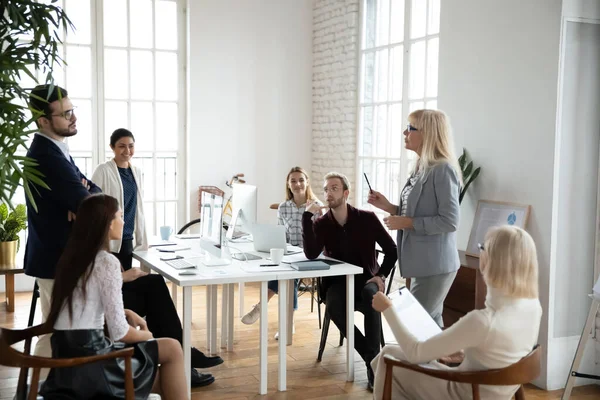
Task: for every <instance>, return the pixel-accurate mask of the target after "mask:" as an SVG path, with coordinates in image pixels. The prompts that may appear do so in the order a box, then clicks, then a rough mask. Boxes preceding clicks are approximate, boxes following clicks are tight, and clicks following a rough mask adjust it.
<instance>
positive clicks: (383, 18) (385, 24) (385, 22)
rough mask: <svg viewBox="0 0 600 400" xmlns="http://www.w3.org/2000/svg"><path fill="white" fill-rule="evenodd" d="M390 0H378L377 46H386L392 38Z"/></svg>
mask: <svg viewBox="0 0 600 400" xmlns="http://www.w3.org/2000/svg"><path fill="white" fill-rule="evenodd" d="M389 36H390V0H379V1H378V2H377V46H385V45H386V44H388V43H389V41H390V39H389Z"/></svg>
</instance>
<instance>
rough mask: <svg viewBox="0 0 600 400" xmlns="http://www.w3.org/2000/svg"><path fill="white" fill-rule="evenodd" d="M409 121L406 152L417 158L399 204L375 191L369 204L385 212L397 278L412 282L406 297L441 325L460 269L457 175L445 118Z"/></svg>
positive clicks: (423, 113)
mask: <svg viewBox="0 0 600 400" xmlns="http://www.w3.org/2000/svg"><path fill="white" fill-rule="evenodd" d="M408 121H409V124H408V126H407V128H406V130H405V131H404V137H405V139H404V143H405V147H406V149H407V150H411V151H414V152H415V153H417V156H418V159H417V162H416V164H415V167H414V169H413V171H412V173H411V175H410V177H409V178H408V181H407V182H406V185H405V186H404V188H403V189H402V192H401V195H400V201H399V204H398V205H395V204H392V203H390V202H389V201H388V199H387V198H386V197H385V196H384V195H383V194H381V193H379V192H376V191H372V192H371V193H370V194H369V199H368V202H369V203H370V204H372V205H374V206H375V207H377V208H379V209H381V210H384V211H386V212H388V213H390V216H388V217H387V218H385V219H384V222H385V224H386V225H387V227H388V228H389V229H390V230H395V231H397V244H398V261H399V265H400V273H401V275H402V276H403V277H405V278H411V284H410V291H411V293H412V294H413V295H414V296H415V297H416V299H417V300H418V301H419V302H420V303H421V305H423V307H424V308H425V309H426V310H427V312H428V313H429V314H430V315H431V317H432V318H433V319H434V320H435V321H436V322H437V323H438V325H440V326H443V325H444V322H443V320H442V310H443V306H444V299H445V298H446V295H447V294H448V291H449V290H450V286H451V285H452V282H454V277H455V276H456V272H457V271H458V269H459V268H460V261H459V259H458V251H457V249H456V230H457V228H458V220H459V204H458V195H459V190H460V184H461V173H460V168H459V166H458V162H457V160H456V157H455V155H454V150H453V147H454V145H453V140H452V132H451V128H450V122H449V121H448V117H446V114H444V113H443V112H441V111H436V110H417V111H414V112H412V113H411V114H410V115H409V116H408Z"/></svg>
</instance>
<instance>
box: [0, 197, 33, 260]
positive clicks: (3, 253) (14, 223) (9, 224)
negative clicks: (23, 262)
mask: <svg viewBox="0 0 600 400" xmlns="http://www.w3.org/2000/svg"><path fill="white" fill-rule="evenodd" d="M26 228H27V210H26V208H25V204H19V205H18V206H16V207H15V208H14V210H12V211H10V212H9V210H8V206H7V205H6V204H5V203H2V204H0V269H12V268H15V266H16V262H15V259H16V257H17V251H18V249H19V232H21V231H23V230H25V229H26Z"/></svg>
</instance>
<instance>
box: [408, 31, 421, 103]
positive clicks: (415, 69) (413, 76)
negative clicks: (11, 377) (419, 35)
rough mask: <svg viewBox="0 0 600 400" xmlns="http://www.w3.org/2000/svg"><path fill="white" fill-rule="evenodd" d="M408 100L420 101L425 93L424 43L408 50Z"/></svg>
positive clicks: (415, 44) (416, 44) (414, 45)
mask: <svg viewBox="0 0 600 400" xmlns="http://www.w3.org/2000/svg"><path fill="white" fill-rule="evenodd" d="M409 87H410V89H409V93H410V96H409V97H410V98H411V99H421V98H423V95H424V93H425V41H424V40H423V41H420V42H417V43H414V44H413V45H412V46H411V48H410V86H409Z"/></svg>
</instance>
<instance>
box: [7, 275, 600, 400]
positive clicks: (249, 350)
mask: <svg viewBox="0 0 600 400" xmlns="http://www.w3.org/2000/svg"><path fill="white" fill-rule="evenodd" d="M181 297H182V296H181V292H180V296H179V298H180V299H181ZM258 297H259V292H258V286H256V285H246V290H245V310H246V311H248V310H249V309H250V307H251V306H252V305H253V304H255V303H256V302H257V300H258ZM219 298H220V292H219ZM0 299H2V295H0ZM237 299H238V297H237V288H236V301H237ZM30 300H31V294H30V293H18V294H17V296H16V299H15V312H14V313H7V312H6V309H5V307H4V304H0V326H2V327H15V328H23V327H25V326H26V325H27V319H28V315H29V305H30ZM205 301H206V295H205V291H204V289H203V288H195V289H194V291H193V323H192V342H193V344H194V345H195V346H196V347H198V348H200V349H201V350H205V346H206V329H205V321H206V317H205ZM315 307H316V306H315ZM179 309H180V310H181V304H179ZM237 313H238V307H237V306H236V316H237ZM39 314H40V313H39V307H38V315H37V318H36V323H38V322H39V318H40V316H39ZM359 318H360V317H359V314H358V313H357V314H356V319H357V320H359ZM235 321H236V322H235V343H234V351H233V352H227V351H226V350H223V351H222V353H221V357H223V359H224V360H225V362H224V363H223V364H222V365H220V366H218V367H216V368H212V369H210V370H205V372H211V373H212V374H213V375H214V376H215V377H216V381H215V382H214V383H213V384H212V385H210V386H207V387H204V388H199V389H193V392H192V399H203V398H206V399H214V400H217V399H240V400H241V399H254V398H268V399H317V398H327V399H370V398H372V394H371V393H370V392H368V391H367V390H366V388H367V376H366V368H365V364H364V362H363V361H362V359H361V358H360V356H358V354H356V356H355V359H356V360H357V361H356V364H355V371H356V373H355V377H356V380H355V381H354V382H353V383H348V382H346V381H345V379H346V373H345V369H346V368H345V359H346V357H345V353H344V347H337V343H338V340H339V332H338V331H337V329H336V328H335V326H334V324H331V328H330V332H329V336H328V346H327V348H326V350H325V353H324V355H323V361H322V362H321V363H317V362H316V357H317V350H318V347H319V340H320V336H321V331H320V330H319V325H318V320H317V310H316V308H315V311H314V313H311V312H310V294H309V293H307V294H304V295H302V296H301V297H300V299H299V311H298V312H297V313H296V318H295V321H296V334H295V335H294V343H293V345H292V346H289V347H288V348H287V354H288V357H287V360H288V361H287V366H288V372H287V375H288V381H287V387H288V390H287V392H277V357H278V356H277V354H278V353H277V352H278V346H277V345H278V342H277V341H276V340H274V339H273V335H274V334H275V332H276V331H277V298H276V297H275V298H274V299H273V300H272V301H271V302H270V304H269V350H268V351H269V366H268V368H269V377H268V388H269V392H268V393H269V394H268V395H266V396H259V395H258V385H259V369H258V368H259V367H258V354H259V350H258V346H259V340H258V339H259V338H258V336H259V324H258V322H257V323H256V324H254V325H251V326H247V325H244V324H242V323H241V322H240V319H239V317H238V318H236V319H235ZM219 327H220V322H219ZM17 376H18V370H16V369H10V368H6V367H0V399H12V397H13V396H14V393H15V387H16V385H17ZM561 393H562V390H558V391H553V392H546V391H543V390H540V389H537V388H535V387H533V386H529V387H527V398H528V399H530V400H531V399H534V400H541V399H544V400H545V399H560V396H561ZM571 399H574V400H584V399H586V400H587V399H590V400H591V399H600V387H599V386H587V387H579V388H576V389H575V391H574V394H573V395H572V396H571Z"/></svg>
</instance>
